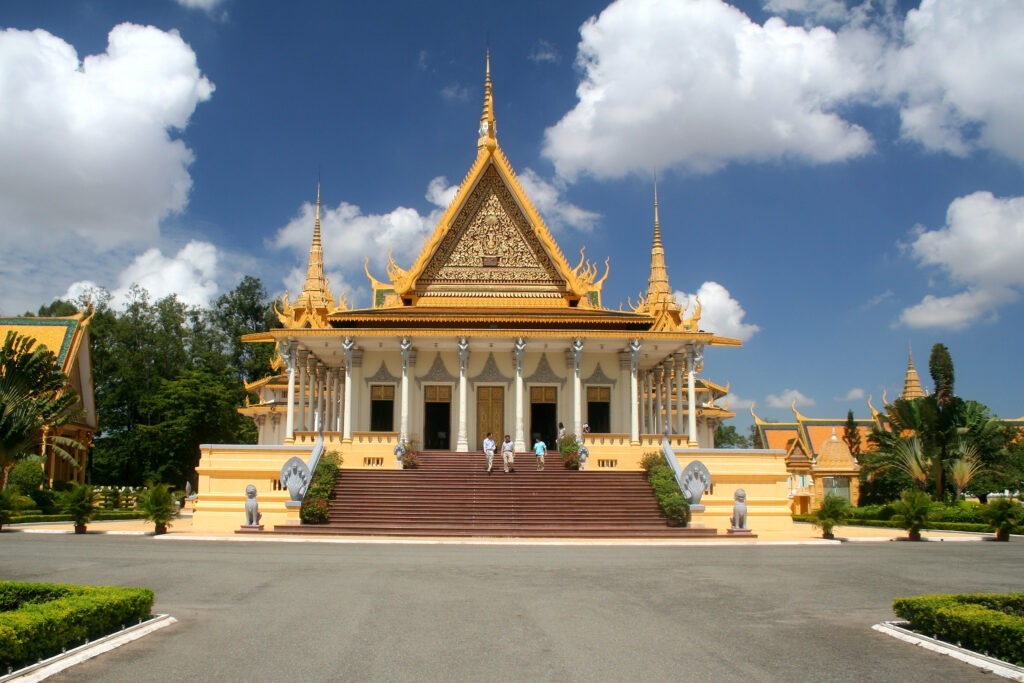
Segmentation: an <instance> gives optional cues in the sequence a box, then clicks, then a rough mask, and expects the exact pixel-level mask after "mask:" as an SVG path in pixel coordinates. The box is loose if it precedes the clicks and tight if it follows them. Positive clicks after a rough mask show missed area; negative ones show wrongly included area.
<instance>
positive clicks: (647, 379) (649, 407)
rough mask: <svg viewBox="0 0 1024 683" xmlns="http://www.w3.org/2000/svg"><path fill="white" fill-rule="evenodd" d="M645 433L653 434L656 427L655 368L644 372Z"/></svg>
mask: <svg viewBox="0 0 1024 683" xmlns="http://www.w3.org/2000/svg"><path fill="white" fill-rule="evenodd" d="M644 395H645V400H644V433H646V434H653V433H655V431H656V430H655V429H654V422H653V420H654V370H648V371H647V372H645V373H644Z"/></svg>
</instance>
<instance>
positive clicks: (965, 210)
mask: <svg viewBox="0 0 1024 683" xmlns="http://www.w3.org/2000/svg"><path fill="white" fill-rule="evenodd" d="M908 249H909V251H910V253H911V254H912V255H913V256H914V258H916V259H917V260H918V262H919V263H920V264H921V265H922V266H926V267H937V268H938V269H939V270H940V271H942V272H943V273H945V274H946V275H947V276H948V277H949V279H950V280H951V281H952V282H954V283H956V284H959V285H962V286H964V289H963V291H961V292H958V293H955V294H952V295H948V296H937V295H934V294H929V295H927V296H925V297H924V298H923V299H922V301H921V302H920V303H918V304H916V305H914V306H911V307H909V308H907V309H905V310H904V311H903V312H902V313H901V314H900V321H901V322H902V323H903V324H905V325H908V326H910V327H941V328H947V329H952V330H958V329H963V328H965V327H967V326H968V325H970V324H971V323H974V322H979V321H987V320H993V319H995V317H996V315H997V312H998V309H999V308H1000V307H1002V306H1005V305H1007V304H1009V303H1012V302H1014V301H1016V300H1017V299H1018V298H1019V296H1020V288H1021V287H1022V286H1024V269H1021V267H1020V264H1021V263H1022V262H1024V197H1009V198H999V197H995V196H994V195H993V194H992V193H991V192H975V193H974V194H970V195H967V196H966V197H959V198H957V199H955V200H953V202H952V203H951V204H950V205H949V208H948V209H947V211H946V224H945V225H944V226H943V227H942V228H940V229H938V230H925V229H923V228H919V229H918V230H917V232H916V235H915V238H914V241H913V242H912V243H911V244H910V245H908Z"/></svg>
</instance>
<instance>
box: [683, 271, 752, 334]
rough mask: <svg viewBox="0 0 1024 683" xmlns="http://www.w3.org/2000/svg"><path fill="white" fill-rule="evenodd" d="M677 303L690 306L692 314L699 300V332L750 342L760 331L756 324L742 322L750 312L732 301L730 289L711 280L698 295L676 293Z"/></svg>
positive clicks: (701, 288) (703, 285)
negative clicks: (700, 330) (698, 299)
mask: <svg viewBox="0 0 1024 683" xmlns="http://www.w3.org/2000/svg"><path fill="white" fill-rule="evenodd" d="M675 297H676V301H678V302H680V304H682V305H684V306H687V308H688V313H690V314H692V313H693V311H694V310H695V308H696V306H697V301H696V298H698V297H699V298H700V304H701V317H700V329H702V330H707V331H708V332H713V333H715V334H717V335H719V336H722V337H733V338H735V339H740V340H742V341H747V340H749V339H750V338H751V337H753V336H754V334H755V333H757V332H758V331H759V330H760V329H761V328H760V327H759V326H757V325H755V324H753V323H746V322H743V318H744V317H746V315H747V312H746V311H744V310H743V306H741V305H740V302H739V301H737V300H736V299H734V298H732V295H731V294H730V293H729V290H728V289H726V288H725V287H723V286H722V285H720V284H718V283H717V282H713V281H708V282H705V283H704V284H702V285H701V286H700V289H698V290H697V293H696V295H690V294H687V293H686V292H683V291H676V292H675Z"/></svg>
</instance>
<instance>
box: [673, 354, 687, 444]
mask: <svg viewBox="0 0 1024 683" xmlns="http://www.w3.org/2000/svg"><path fill="white" fill-rule="evenodd" d="M673 358H674V359H675V361H676V364H675V369H676V371H675V377H676V382H675V385H676V410H677V411H678V412H677V414H676V425H675V433H676V434H682V433H683V425H684V422H685V420H684V417H683V368H684V367H685V366H686V363H685V361H684V358H683V354H681V353H677V354H675V355H674V356H673Z"/></svg>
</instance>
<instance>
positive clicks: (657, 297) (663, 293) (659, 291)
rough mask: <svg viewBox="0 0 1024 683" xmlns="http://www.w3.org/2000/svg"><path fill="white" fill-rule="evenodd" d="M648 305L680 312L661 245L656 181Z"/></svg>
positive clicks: (655, 182) (656, 182)
mask: <svg viewBox="0 0 1024 683" xmlns="http://www.w3.org/2000/svg"><path fill="white" fill-rule="evenodd" d="M647 303H648V305H649V306H651V307H656V308H659V309H662V310H672V311H678V310H679V303H678V302H677V301H676V299H675V297H674V296H673V295H672V287H670V286H669V284H668V268H666V267H665V247H664V246H663V245H662V243H661V222H660V221H659V218H658V181H657V180H655V181H654V244H653V246H652V247H651V276H650V279H648V281H647Z"/></svg>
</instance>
